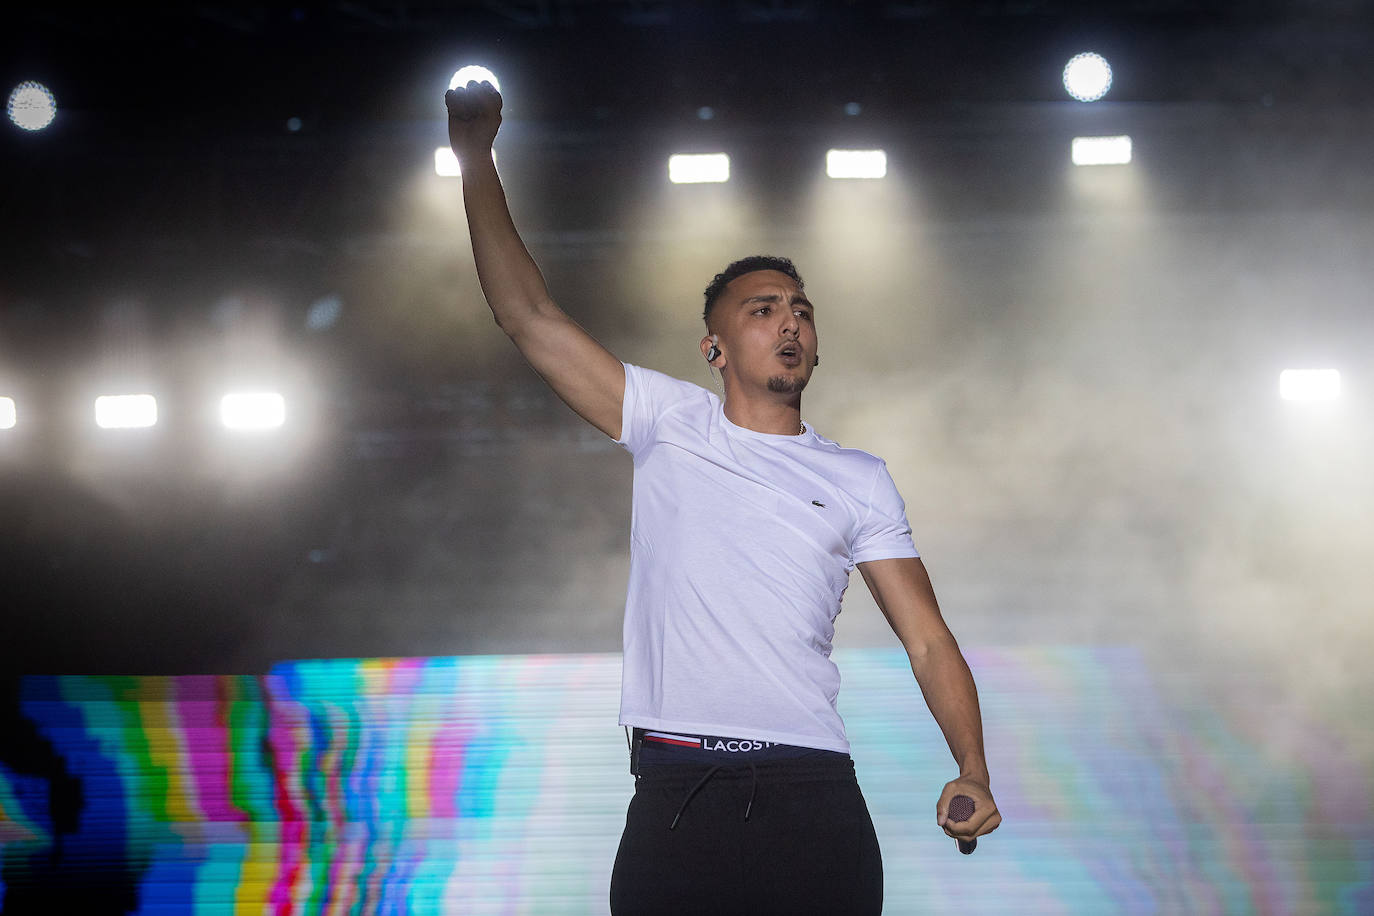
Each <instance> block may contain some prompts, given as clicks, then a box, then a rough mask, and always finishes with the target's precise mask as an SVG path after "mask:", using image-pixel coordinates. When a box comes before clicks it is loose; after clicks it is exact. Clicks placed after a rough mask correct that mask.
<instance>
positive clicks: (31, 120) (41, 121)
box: [8, 80, 57, 130]
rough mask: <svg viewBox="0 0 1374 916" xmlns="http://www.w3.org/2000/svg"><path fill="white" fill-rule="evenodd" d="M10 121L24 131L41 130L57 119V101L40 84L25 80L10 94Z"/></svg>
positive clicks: (45, 87)
mask: <svg viewBox="0 0 1374 916" xmlns="http://www.w3.org/2000/svg"><path fill="white" fill-rule="evenodd" d="M8 110H9V115H10V120H11V121H13V122H14V125H15V126H16V127H21V128H23V129H24V130H42V129H43V128H45V127H47V126H48V125H49V124H51V123H52V121H53V118H55V117H57V99H56V98H54V97H53V94H52V92H51V91H50V90H49V89H48V87H47V86H44V85H43V84H42V83H38V82H34V81H33V80H25V81H24V82H22V83H20V84H19V85H18V86H15V87H14V91H13V92H11V93H10V100H9V105H8Z"/></svg>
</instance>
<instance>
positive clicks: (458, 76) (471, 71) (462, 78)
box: [448, 65, 501, 92]
mask: <svg viewBox="0 0 1374 916" xmlns="http://www.w3.org/2000/svg"><path fill="white" fill-rule="evenodd" d="M484 80H485V81H486V82H488V83H491V87H492V88H493V89H495V90H496V91H497V92H500V91H501V81H500V80H498V79H497V78H496V74H495V73H492V72H491V71H490V70H488V69H487V68H486V67H478V66H476V65H471V66H467V67H460V68H459V69H458V72H456V73H454V74H453V79H451V80H449V81H448V88H450V89H457V88H458V87H459V86H466V85H467V84H468V83H471V82H478V83H480V82H483V81H484Z"/></svg>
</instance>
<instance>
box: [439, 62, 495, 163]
mask: <svg viewBox="0 0 1374 916" xmlns="http://www.w3.org/2000/svg"><path fill="white" fill-rule="evenodd" d="M444 104H445V105H447V106H448V142H449V144H450V145H451V146H452V147H453V154H454V155H455V156H457V157H458V161H459V162H460V163H461V162H462V161H463V159H464V158H466V157H469V156H473V155H478V156H482V155H486V156H489V155H491V144H492V141H493V140H495V139H496V132H497V130H499V129H500V127H501V93H499V92H497V91H496V89H495V87H493V86H492V85H491V83H489V82H487V81H486V80H483V81H482V82H480V83H479V82H477V81H476V80H472V81H470V82H469V83H468V84H467V85H466V86H459V87H458V88H456V89H450V90H449V91H448V92H446V93H444Z"/></svg>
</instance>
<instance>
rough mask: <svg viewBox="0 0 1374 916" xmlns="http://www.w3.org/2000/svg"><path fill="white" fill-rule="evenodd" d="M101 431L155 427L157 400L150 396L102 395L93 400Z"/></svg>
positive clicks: (96, 421) (96, 420)
mask: <svg viewBox="0 0 1374 916" xmlns="http://www.w3.org/2000/svg"><path fill="white" fill-rule="evenodd" d="M95 423H96V425H97V426H99V427H100V428H101V429H139V428H143V427H148V426H156V425H157V398H155V397H153V396H152V395H151V394H104V395H101V396H100V397H98V398H96V399H95Z"/></svg>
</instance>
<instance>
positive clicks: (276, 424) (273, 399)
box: [219, 391, 286, 431]
mask: <svg viewBox="0 0 1374 916" xmlns="http://www.w3.org/2000/svg"><path fill="white" fill-rule="evenodd" d="M219 419H220V422H221V423H223V424H224V426H225V428H226V429H232V430H244V431H248V430H260V429H278V428H280V427H281V425H282V424H283V423H285V422H286V399H285V398H283V397H282V396H281V395H280V394H278V393H277V392H275V391H232V392H230V393H229V394H226V395H225V396H224V397H222V398H220V402H219Z"/></svg>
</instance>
